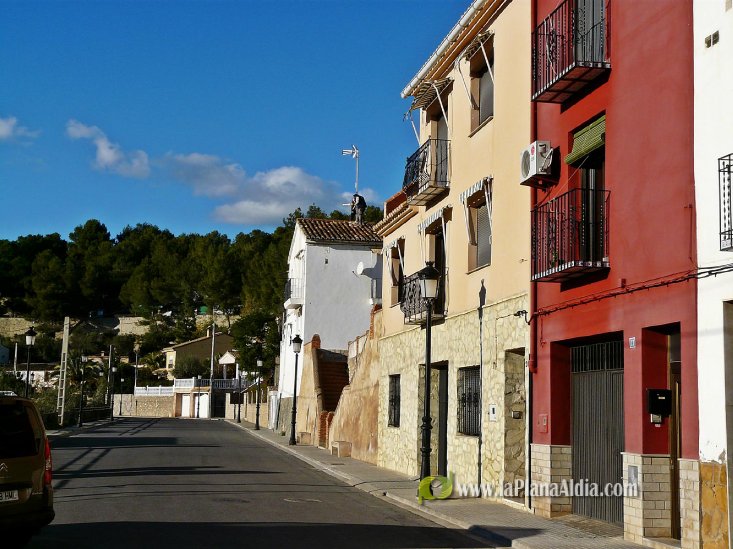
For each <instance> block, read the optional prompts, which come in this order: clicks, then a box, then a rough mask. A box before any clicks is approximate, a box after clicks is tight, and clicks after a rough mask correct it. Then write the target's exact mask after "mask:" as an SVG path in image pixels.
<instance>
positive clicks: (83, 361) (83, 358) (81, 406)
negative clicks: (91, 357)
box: [77, 355, 102, 427]
mask: <svg viewBox="0 0 733 549" xmlns="http://www.w3.org/2000/svg"><path fill="white" fill-rule="evenodd" d="M86 363H87V357H86V356H84V355H82V356H81V394H80V395H79V422H78V423H77V426H78V427H83V426H84V422H83V421H82V413H83V411H84V373H85V372H84V365H85V364H86ZM99 375H100V376H101V375H102V372H99Z"/></svg>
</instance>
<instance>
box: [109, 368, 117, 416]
mask: <svg viewBox="0 0 733 549" xmlns="http://www.w3.org/2000/svg"><path fill="white" fill-rule="evenodd" d="M116 373H117V366H112V383H110V384H109V391H110V397H109V420H110V421H112V420H113V419H114V415H115V374H116Z"/></svg>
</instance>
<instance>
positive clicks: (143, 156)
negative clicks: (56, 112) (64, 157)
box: [66, 119, 150, 179]
mask: <svg viewBox="0 0 733 549" xmlns="http://www.w3.org/2000/svg"><path fill="white" fill-rule="evenodd" d="M66 135H68V136H69V137H70V138H71V139H89V140H90V141H92V142H93V143H94V146H95V147H96V149H97V152H96V158H95V160H94V167H95V168H97V169H99V170H106V171H110V172H113V173H116V174H118V175H121V176H123V177H134V178H138V179H143V178H146V177H148V176H149V175H150V161H149V160H148V155H147V153H146V152H145V151H132V152H125V151H123V150H122V148H121V147H120V146H119V145H118V144H117V143H112V142H111V141H110V140H109V138H108V137H107V135H106V134H105V133H104V132H103V131H102V130H100V129H99V128H98V127H97V126H87V125H86V124H82V123H81V122H79V121H78V120H73V119H72V120H69V121H68V122H67V123H66Z"/></svg>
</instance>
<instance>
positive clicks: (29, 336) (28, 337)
mask: <svg viewBox="0 0 733 549" xmlns="http://www.w3.org/2000/svg"><path fill="white" fill-rule="evenodd" d="M35 344H36V331H35V330H34V329H33V326H31V327H30V328H29V329H28V331H27V332H26V333H25V346H26V347H27V348H28V360H27V361H26V365H25V398H28V395H29V393H30V388H31V347H33V346H34V345H35Z"/></svg>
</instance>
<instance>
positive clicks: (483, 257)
mask: <svg viewBox="0 0 733 549" xmlns="http://www.w3.org/2000/svg"><path fill="white" fill-rule="evenodd" d="M489 264H491V223H490V220H489V208H488V206H486V204H483V205H481V206H479V207H478V208H476V267H483V266H484V265H489Z"/></svg>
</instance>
